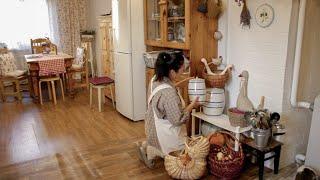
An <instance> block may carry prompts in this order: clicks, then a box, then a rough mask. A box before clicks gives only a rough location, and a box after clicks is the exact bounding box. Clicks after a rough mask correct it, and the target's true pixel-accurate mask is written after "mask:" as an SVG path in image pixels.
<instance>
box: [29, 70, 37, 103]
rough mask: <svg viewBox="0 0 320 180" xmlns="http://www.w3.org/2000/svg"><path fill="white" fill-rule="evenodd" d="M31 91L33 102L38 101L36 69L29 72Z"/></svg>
mask: <svg viewBox="0 0 320 180" xmlns="http://www.w3.org/2000/svg"><path fill="white" fill-rule="evenodd" d="M30 76H31V78H30V79H31V82H30V83H32V91H33V93H32V94H33V102H35V103H39V76H38V73H37V72H36V71H33V72H30Z"/></svg>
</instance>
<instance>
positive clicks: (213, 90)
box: [207, 88, 224, 94]
mask: <svg viewBox="0 0 320 180" xmlns="http://www.w3.org/2000/svg"><path fill="white" fill-rule="evenodd" d="M207 93H208V94H222V93H224V89H219V88H209V89H207Z"/></svg>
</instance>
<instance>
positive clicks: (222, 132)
mask: <svg viewBox="0 0 320 180" xmlns="http://www.w3.org/2000/svg"><path fill="white" fill-rule="evenodd" d="M215 133H221V134H228V135H229V136H230V137H232V139H233V140H235V141H238V143H239V145H240V144H241V143H240V140H239V139H238V138H236V137H235V136H234V135H233V134H232V133H230V132H228V131H223V130H220V131H216V132H213V133H210V134H209V135H208V136H207V138H208V140H209V141H210V138H211V136H212V135H213V134H215Z"/></svg>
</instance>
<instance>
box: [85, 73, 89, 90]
mask: <svg viewBox="0 0 320 180" xmlns="http://www.w3.org/2000/svg"><path fill="white" fill-rule="evenodd" d="M86 85H87V89H89V73H88V71H86Z"/></svg>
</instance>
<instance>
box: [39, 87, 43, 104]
mask: <svg viewBox="0 0 320 180" xmlns="http://www.w3.org/2000/svg"><path fill="white" fill-rule="evenodd" d="M39 98H40V104H41V105H43V100H42V90H41V81H39Z"/></svg>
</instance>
